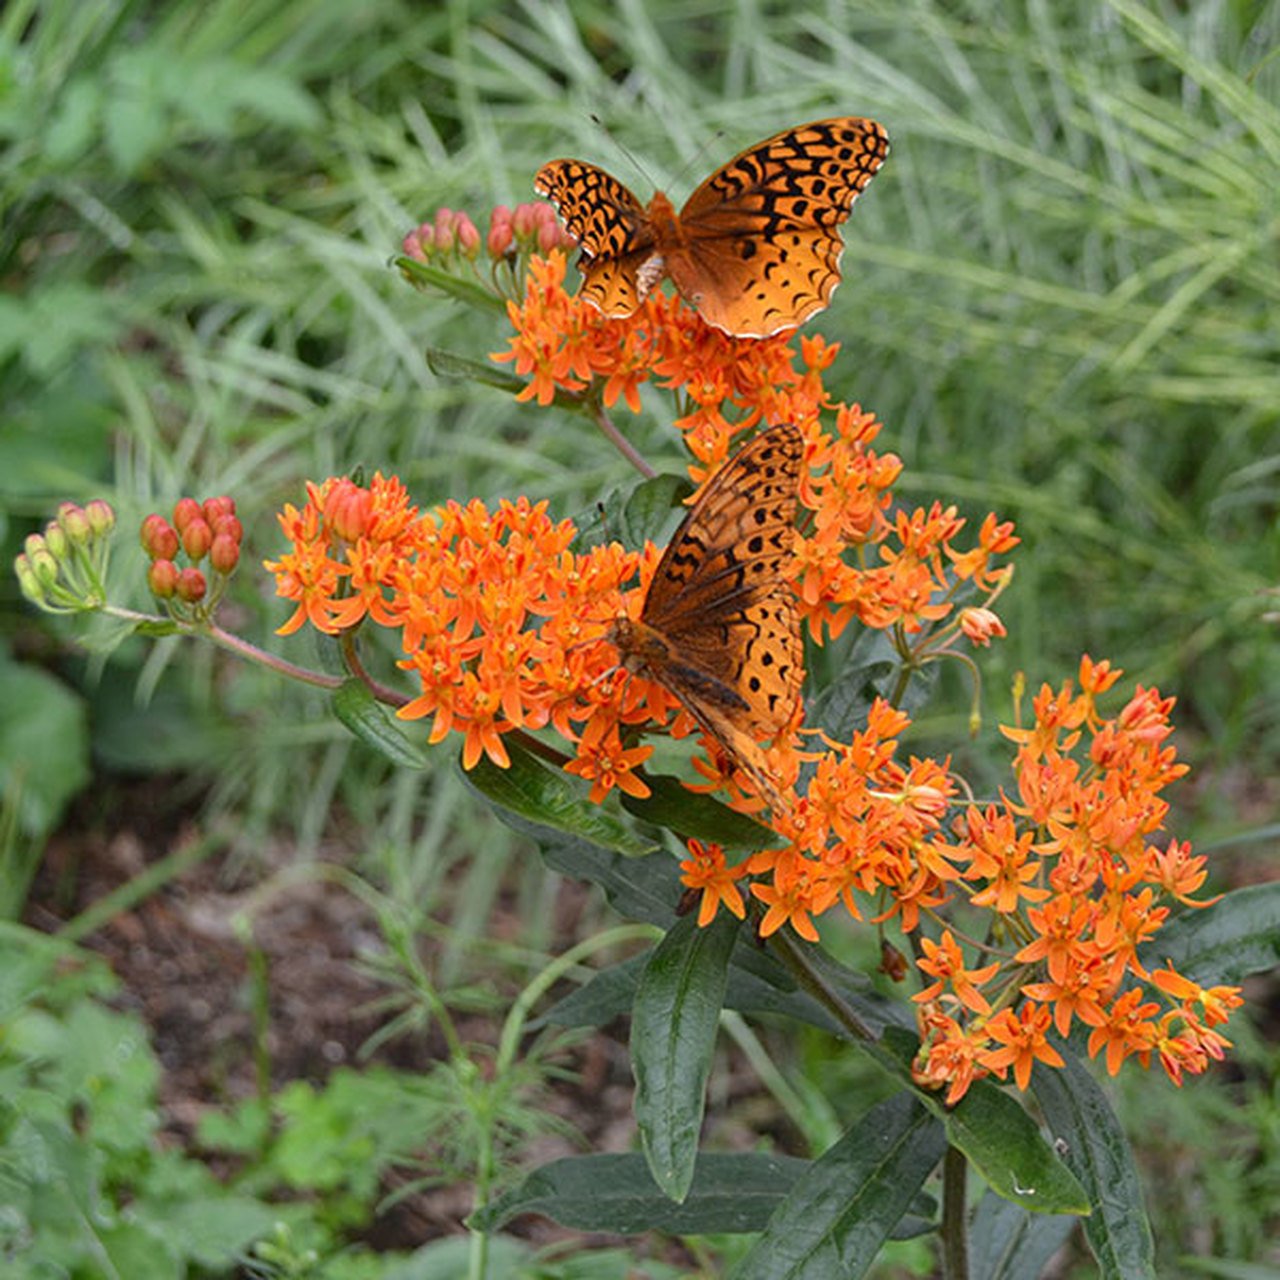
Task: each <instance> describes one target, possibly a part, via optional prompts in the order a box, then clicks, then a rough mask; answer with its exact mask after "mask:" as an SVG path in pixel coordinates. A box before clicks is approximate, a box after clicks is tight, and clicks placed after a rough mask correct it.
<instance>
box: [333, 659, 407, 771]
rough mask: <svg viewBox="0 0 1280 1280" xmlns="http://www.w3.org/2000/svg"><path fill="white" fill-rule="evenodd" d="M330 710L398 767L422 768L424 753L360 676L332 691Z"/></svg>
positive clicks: (356, 734)
mask: <svg viewBox="0 0 1280 1280" xmlns="http://www.w3.org/2000/svg"><path fill="white" fill-rule="evenodd" d="M333 713H334V715H336V716H337V717H338V719H339V720H340V721H341V722H342V723H343V724H344V725H345V726H346V727H347V728H348V729H350V730H351V732H352V733H353V734H355V736H356V737H357V738H359V739H360V741H361V742H363V743H364V744H365V745H366V746H368V747H372V748H373V749H374V751H376V752H377V753H378V754H379V755H380V756H384V757H385V758H386V759H388V760H390V761H391V763H392V764H396V765H399V766H400V767H401V768H402V769H425V768H426V767H427V765H428V763H429V760H428V757H427V754H426V752H425V751H423V750H422V748H421V747H419V746H418V744H417V743H416V742H414V741H413V740H412V739H411V738H410V737H409V735H408V734H406V733H405V731H404V730H403V729H402V728H401V727H400V722H399V721H398V720H396V719H395V717H394V716H392V714H391V713H390V712H389V711H388V710H387V709H386V707H384V706H383V705H382V704H381V703H380V702H379V701H378V700H377V699H376V698H375V697H374V696H373V691H372V690H371V689H370V688H369V686H368V685H367V684H365V682H364V681H363V680H357V679H356V678H355V677H354V676H353V677H352V678H351V679H350V680H346V681H344V682H343V683H342V684H341V685H340V686H339V687H338V689H337V690H336V691H335V693H334V695H333Z"/></svg>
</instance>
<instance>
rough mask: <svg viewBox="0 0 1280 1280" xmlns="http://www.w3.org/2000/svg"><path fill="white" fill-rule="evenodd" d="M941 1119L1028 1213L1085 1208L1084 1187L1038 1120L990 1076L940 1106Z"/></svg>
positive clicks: (990, 1181) (994, 1184)
mask: <svg viewBox="0 0 1280 1280" xmlns="http://www.w3.org/2000/svg"><path fill="white" fill-rule="evenodd" d="M1041 1073H1042V1072H1041V1069H1040V1068H1037V1074H1041ZM1043 1074H1051V1073H1049V1072H1043ZM944 1119H945V1123H946V1126H947V1137H948V1139H949V1140H950V1141H951V1142H952V1143H953V1144H954V1145H955V1146H957V1147H959V1148H960V1150H961V1151H963V1152H964V1153H965V1155H966V1156H968V1157H969V1161H970V1163H971V1164H972V1165H973V1166H974V1168H975V1169H977V1171H978V1172H979V1173H980V1174H981V1175H982V1176H983V1178H985V1179H986V1182H987V1185H988V1186H989V1187H990V1188H991V1189H992V1190H993V1191H994V1192H995V1193H996V1194H997V1195H1001V1196H1003V1197H1004V1198H1005V1199H1006V1200H1009V1201H1012V1203H1014V1204H1016V1205H1019V1206H1020V1207H1021V1208H1023V1209H1027V1210H1029V1211H1030V1212H1032V1213H1077V1214H1085V1213H1088V1212H1089V1198H1088V1196H1087V1195H1086V1193H1085V1190H1084V1188H1083V1187H1082V1186H1081V1185H1080V1183H1079V1182H1078V1181H1077V1180H1076V1178H1075V1176H1074V1175H1073V1174H1072V1172H1071V1170H1070V1169H1068V1168H1067V1166H1066V1165H1064V1164H1063V1163H1062V1161H1061V1160H1060V1159H1058V1157H1057V1155H1056V1154H1055V1152H1054V1150H1053V1148H1052V1147H1050V1146H1049V1144H1048V1143H1047V1142H1046V1141H1045V1140H1044V1137H1043V1136H1042V1135H1041V1133H1040V1130H1039V1128H1038V1127H1037V1125H1036V1122H1035V1121H1034V1120H1032V1118H1031V1117H1030V1116H1029V1115H1028V1114H1027V1112H1026V1109H1025V1108H1024V1107H1023V1106H1022V1104H1021V1103H1020V1102H1018V1100H1017V1099H1016V1098H1014V1097H1012V1096H1010V1095H1009V1094H1007V1093H1005V1092H1004V1091H1003V1090H1002V1089H1000V1088H998V1087H997V1086H996V1085H994V1084H992V1083H991V1081H989V1080H979V1081H977V1082H976V1083H975V1084H974V1085H973V1086H972V1088H970V1090H969V1092H968V1093H966V1094H965V1095H964V1097H963V1098H962V1099H961V1100H960V1102H959V1103H958V1104H957V1105H956V1106H955V1107H953V1108H951V1110H950V1111H945V1112H944Z"/></svg>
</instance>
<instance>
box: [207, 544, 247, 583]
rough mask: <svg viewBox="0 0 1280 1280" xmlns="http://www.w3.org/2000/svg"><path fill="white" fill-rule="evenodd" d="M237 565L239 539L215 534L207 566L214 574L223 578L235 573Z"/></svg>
mask: <svg viewBox="0 0 1280 1280" xmlns="http://www.w3.org/2000/svg"><path fill="white" fill-rule="evenodd" d="M239 563H240V539H239V538H233V537H231V536H230V534H226V533H219V534H216V535H215V536H214V539H213V545H212V546H211V547H210V548H209V564H210V566H211V567H212V568H213V571H214V573H220V574H222V576H223V577H224V578H225V577H227V576H229V575H230V574H231V573H233V572H234V571H235V567H236V565H237V564H239Z"/></svg>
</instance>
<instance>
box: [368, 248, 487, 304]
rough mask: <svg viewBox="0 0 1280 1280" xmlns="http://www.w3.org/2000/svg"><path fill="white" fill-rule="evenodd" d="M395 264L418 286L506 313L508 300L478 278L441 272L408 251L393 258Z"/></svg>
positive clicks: (407, 278) (402, 273) (467, 302)
mask: <svg viewBox="0 0 1280 1280" xmlns="http://www.w3.org/2000/svg"><path fill="white" fill-rule="evenodd" d="M392 265H393V266H395V267H398V268H399V270H400V274H401V275H402V276H404V278H405V279H406V280H408V281H409V283H410V284H412V285H416V286H418V287H419V288H421V287H423V286H431V287H433V288H436V289H439V290H441V292H443V293H447V294H448V295H449V296H450V297H451V298H457V299H458V301H460V302H465V303H466V304H467V305H468V306H470V307H480V308H482V309H483V310H485V311H492V312H494V313H495V314H502V315H505V314H506V311H507V304H506V301H505V299H503V298H500V297H498V295H497V294H496V293H494V292H493V290H492V289H486V288H485V287H484V285H482V284H480V283H479V282H478V281H475V280H468V279H466V278H465V277H463V276H455V275H454V274H452V272H449V271H442V270H441V269H440V268H439V267H433V266H432V265H431V264H430V263H429V262H419V261H418V260H417V258H410V257H408V256H407V255H406V254H400V255H398V256H397V257H395V258H393V259H392Z"/></svg>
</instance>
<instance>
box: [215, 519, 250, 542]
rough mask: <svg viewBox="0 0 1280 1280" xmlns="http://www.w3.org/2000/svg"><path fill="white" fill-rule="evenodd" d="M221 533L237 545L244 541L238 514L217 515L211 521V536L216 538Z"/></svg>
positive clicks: (242, 527) (242, 528)
mask: <svg viewBox="0 0 1280 1280" xmlns="http://www.w3.org/2000/svg"><path fill="white" fill-rule="evenodd" d="M222 534H226V536H227V537H228V538H230V539H231V540H232V541H233V542H234V543H235V544H236V545H237V546H239V545H240V543H241V542H243V541H244V526H243V525H242V524H241V523H240V519H239V517H238V516H219V517H218V518H217V519H216V520H215V521H214V522H213V536H214V537H215V538H217V537H220V536H221V535H222Z"/></svg>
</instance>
